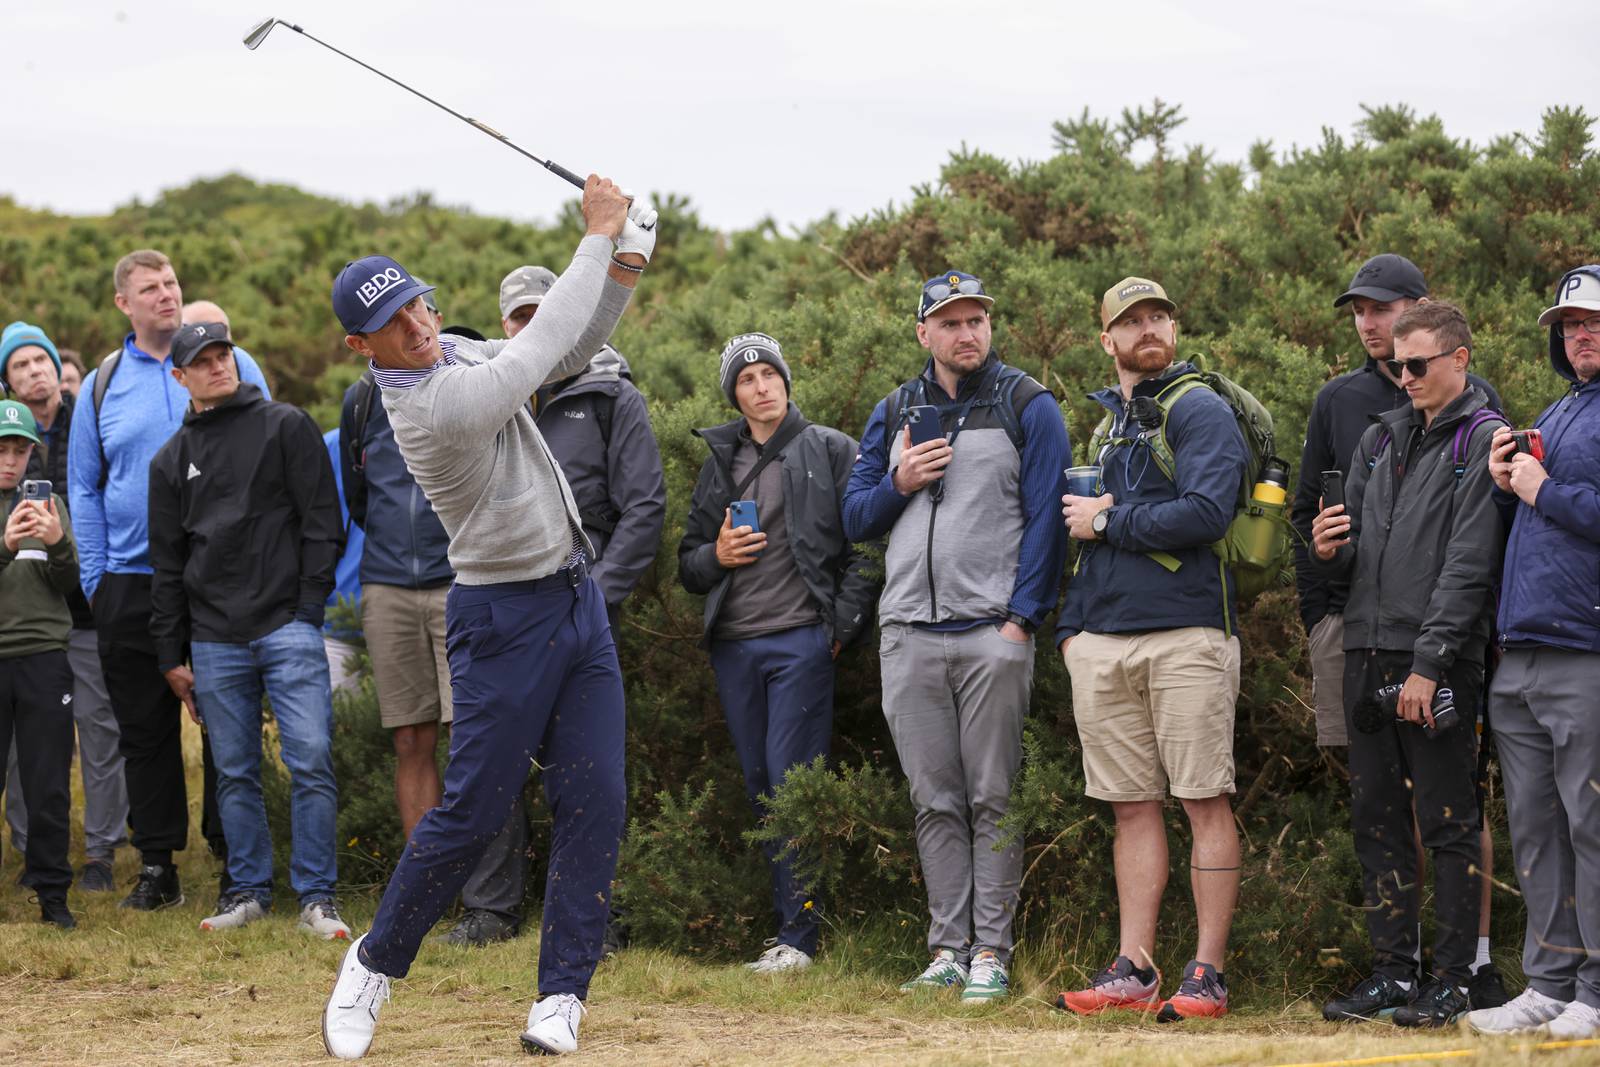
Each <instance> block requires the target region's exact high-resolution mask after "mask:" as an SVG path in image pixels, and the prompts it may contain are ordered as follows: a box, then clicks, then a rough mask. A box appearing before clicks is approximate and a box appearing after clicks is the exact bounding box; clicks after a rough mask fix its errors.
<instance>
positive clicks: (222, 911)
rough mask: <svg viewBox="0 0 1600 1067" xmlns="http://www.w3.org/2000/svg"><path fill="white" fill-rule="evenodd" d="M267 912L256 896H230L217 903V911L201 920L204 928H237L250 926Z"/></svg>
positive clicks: (201, 926) (201, 925)
mask: <svg viewBox="0 0 1600 1067" xmlns="http://www.w3.org/2000/svg"><path fill="white" fill-rule="evenodd" d="M266 913H267V911H266V909H265V908H263V907H262V906H261V901H259V900H257V899H256V898H255V897H228V898H226V899H225V900H222V901H220V902H219V903H218V904H217V913H216V914H215V915H213V916H211V917H210V918H209V919H201V920H200V929H202V930H237V929H238V928H239V927H241V926H249V925H250V924H251V923H253V922H255V921H256V920H257V919H259V918H261V917H262V916H263V915H265V914H266Z"/></svg>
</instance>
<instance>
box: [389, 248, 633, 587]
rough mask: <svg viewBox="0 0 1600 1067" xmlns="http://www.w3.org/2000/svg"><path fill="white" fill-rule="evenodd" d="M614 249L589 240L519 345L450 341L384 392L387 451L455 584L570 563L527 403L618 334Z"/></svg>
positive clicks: (624, 298) (558, 492) (562, 500)
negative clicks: (438, 542)
mask: <svg viewBox="0 0 1600 1067" xmlns="http://www.w3.org/2000/svg"><path fill="white" fill-rule="evenodd" d="M611 247H612V246H611V241H610V240H609V239H608V238H605V237H600V236H592V237H585V238H584V239H583V241H582V242H580V243H579V245H578V251H577V254H576V255H574V256H573V258H572V264H571V265H570V266H569V267H568V268H567V270H566V272H565V273H563V274H562V275H561V277H560V278H559V279H558V280H557V281H556V283H555V285H553V286H551V288H550V292H549V293H548V294H547V295H546V296H545V298H544V300H543V301H542V302H541V303H540V305H539V314H538V315H537V316H535V317H534V319H533V321H532V322H530V323H529V324H528V325H527V327H526V328H525V329H524V330H523V331H522V332H521V333H519V334H517V336H516V337H514V338H512V339H511V340H509V341H484V342H478V341H470V340H468V339H466V338H461V337H455V338H451V339H450V340H451V341H453V342H454V352H453V355H454V358H455V362H454V363H453V364H450V365H445V366H441V367H439V368H438V369H436V370H434V371H433V372H432V373H430V374H428V375H427V376H426V377H424V378H423V379H422V380H421V381H420V382H418V383H417V384H416V385H412V386H409V387H405V388H396V387H391V386H389V385H385V386H384V388H383V406H384V409H385V410H386V411H387V412H388V413H389V422H390V425H391V426H393V427H394V439H395V443H396V444H397V445H399V447H400V454H401V455H402V456H404V457H405V461H406V466H407V467H409V468H410V470H411V473H412V475H413V476H415V478H416V479H417V485H419V486H420V487H421V488H422V491H423V492H424V493H426V494H427V497H428V501H429V502H430V503H431V504H432V505H433V510H434V512H435V513H436V514H437V515H438V516H439V521H440V522H441V523H443V524H444V528H445V532H446V533H448V534H449V535H450V565H451V566H452V567H453V568H454V569H455V572H456V581H457V582H459V583H460V584H462V585H491V584H495V583H499V582H521V581H530V580H532V579H535V578H543V577H545V576H546V575H549V574H553V573H555V571H557V570H558V569H560V568H561V567H562V566H563V565H564V564H565V563H566V561H567V557H568V556H570V555H571V554H572V546H573V531H575V530H581V529H582V520H581V519H580V518H579V517H578V506H577V504H576V503H575V502H574V500H573V498H572V490H571V489H569V488H568V486H567V480H566V478H565V477H564V476H563V475H562V473H561V468H560V467H559V466H558V465H557V463H556V460H555V457H553V456H552V455H551V454H550V449H549V447H548V446H546V444H545V441H544V438H543V437H542V436H541V435H540V433H539V429H538V427H537V426H536V425H535V423H534V419H533V415H532V414H530V413H529V411H528V399H529V398H530V397H531V396H533V394H534V392H535V391H536V390H537V389H538V388H539V387H540V386H541V385H543V384H544V383H545V382H547V381H554V380H560V379H562V378H565V377H568V376H569V375H572V374H576V373H577V372H578V371H580V370H582V369H583V367H584V366H585V365H586V364H587V363H588V362H589V360H590V359H592V358H593V357H594V354H595V353H596V352H598V351H599V350H600V346H601V345H603V344H604V343H605V342H606V339H607V338H609V337H610V336H611V331H612V330H613V329H615V328H616V325H617V320H618V319H619V318H621V317H622V312H623V310H624V309H625V308H626V307H627V306H628V298H629V297H630V296H631V295H632V290H630V289H628V288H627V287H626V286H623V285H619V284H617V283H616V282H614V281H612V280H610V279H609V278H607V277H606V270H607V265H608V264H609V262H610V259H611ZM579 536H582V535H581V534H580V535H579ZM586 547H587V546H586Z"/></svg>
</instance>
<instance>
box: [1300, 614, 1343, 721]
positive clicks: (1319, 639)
mask: <svg viewBox="0 0 1600 1067" xmlns="http://www.w3.org/2000/svg"><path fill="white" fill-rule="evenodd" d="M1308 636H1309V640H1308V641H1307V642H1306V646H1307V649H1308V651H1309V652H1310V654H1311V694H1312V696H1311V699H1312V702H1313V703H1314V704H1315V705H1316V709H1317V744H1319V745H1348V744H1349V743H1350V730H1349V728H1348V727H1347V726H1346V725H1345V721H1344V616H1343V615H1339V614H1334V615H1324V616H1323V617H1322V618H1320V619H1318V620H1317V624H1316V625H1315V626H1313V627H1312V628H1311V633H1310V634H1309V635H1308Z"/></svg>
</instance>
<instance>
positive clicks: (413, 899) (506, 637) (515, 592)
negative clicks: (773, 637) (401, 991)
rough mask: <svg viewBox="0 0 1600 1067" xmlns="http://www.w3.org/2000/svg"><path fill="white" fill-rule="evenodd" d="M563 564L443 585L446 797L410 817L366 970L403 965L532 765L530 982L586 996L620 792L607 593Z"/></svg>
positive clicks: (604, 907) (617, 678)
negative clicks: (534, 931)
mask: <svg viewBox="0 0 1600 1067" xmlns="http://www.w3.org/2000/svg"><path fill="white" fill-rule="evenodd" d="M568 574H569V572H567V571H565V570H563V571H560V572H558V573H556V574H554V575H551V576H550V577H548V578H542V579H540V580H538V581H535V582H508V583H505V584H501V585H456V586H454V587H452V588H451V590H450V595H449V598H448V599H447V601H446V602H445V622H446V628H445V635H446V636H445V647H446V649H447V651H448V653H449V656H450V691H451V695H452V698H453V700H454V703H455V717H454V721H453V722H452V724H451V728H450V762H449V764H448V765H447V766H446V767H445V772H444V799H443V800H442V801H441V802H440V804H439V806H438V807H437V808H434V809H432V810H431V811H429V812H428V813H427V814H426V815H424V816H423V817H422V820H421V821H420V822H418V823H417V828H416V830H415V831H413V832H412V834H411V840H410V841H408V842H407V843H406V850H405V854H404V855H402V856H401V857H400V864H399V866H398V867H396V868H395V872H394V876H393V877H391V878H390V879H389V886H388V888H387V889H385V890H384V894H383V900H382V902H381V903H380V904H379V905H378V914H377V916H376V917H375V918H374V919H373V920H372V930H371V931H370V932H369V933H368V934H367V936H366V940H365V941H363V942H362V943H361V959H362V962H363V963H364V964H366V966H368V967H370V968H372V969H373V970H375V971H379V972H381V973H383V974H387V975H390V976H391V977H395V978H400V977H403V976H404V975H405V974H406V972H407V970H409V969H410V967H411V961H412V960H413V959H414V958H415V957H416V954H417V948H418V946H419V945H421V943H422V939H423V937H424V936H425V935H426V934H427V933H428V931H429V930H430V929H432V927H433V924H434V923H435V922H437V921H438V920H439V917H440V916H441V915H443V914H444V911H445V909H446V908H447V907H449V905H450V902H451V901H452V900H454V899H455V897H456V894H457V893H459V892H460V891H461V887H462V885H463V884H465V882H466V880H467V876H468V875H469V874H470V873H471V872H472V869H473V867H474V866H476V865H477V862H478V859H479V858H480V857H481V856H482V855H483V852H484V849H485V848H487V847H488V845H489V842H490V841H491V840H492V839H493V838H494V836H495V834H497V833H499V831H500V828H501V827H502V826H504V825H505V822H506V817H507V815H508V814H509V813H510V811H511V805H512V803H513V801H515V799H516V797H517V796H518V794H519V793H520V792H521V790H522V785H523V783H524V782H525V781H526V780H527V777H528V771H529V768H530V767H531V766H532V765H533V764H534V763H535V762H537V763H538V765H539V766H540V767H541V768H542V769H543V775H542V777H543V782H544V791H545V797H546V799H547V800H548V802H549V804H550V813H551V816H552V819H553V827H552V831H551V841H550V875H549V878H548V879H547V880H546V882H545V897H544V922H543V926H542V929H541V931H540V944H539V987H538V992H539V993H540V994H541V995H546V996H547V995H550V994H554V993H572V994H575V995H576V996H577V997H579V998H580V999H582V998H583V997H585V996H586V995H587V994H588V991H589V978H590V976H591V975H593V973H594V968H595V965H596V964H597V963H599V961H600V946H601V939H602V938H603V936H604V934H605V926H606V916H607V914H608V912H609V910H610V906H611V879H612V876H613V875H614V874H615V873H616V868H617V846H618V843H619V842H620V840H621V838H622V822H623V814H624V811H625V807H626V802H627V789H626V786H625V784H624V772H623V726H624V713H623V703H622V675H621V673H620V672H619V670H618V668H617V649H616V645H615V644H613V642H612V639H611V629H610V626H609V624H608V623H607V621H606V604H605V599H604V597H602V596H601V594H600V589H599V587H598V586H597V585H596V584H595V583H594V580H593V579H592V578H579V579H577V580H576V582H573V581H569V580H568Z"/></svg>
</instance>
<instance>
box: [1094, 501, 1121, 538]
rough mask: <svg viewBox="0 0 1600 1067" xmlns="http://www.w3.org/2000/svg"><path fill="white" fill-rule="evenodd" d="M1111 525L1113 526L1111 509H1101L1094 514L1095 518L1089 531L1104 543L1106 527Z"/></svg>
mask: <svg viewBox="0 0 1600 1067" xmlns="http://www.w3.org/2000/svg"><path fill="white" fill-rule="evenodd" d="M1113 506H1115V505H1113ZM1109 525H1111V508H1101V509H1100V510H1099V511H1097V512H1095V513H1094V518H1092V519H1090V520H1089V529H1090V530H1092V531H1094V535H1095V536H1096V537H1098V538H1099V539H1100V540H1102V541H1104V540H1105V539H1106V527H1107V526H1109Z"/></svg>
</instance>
